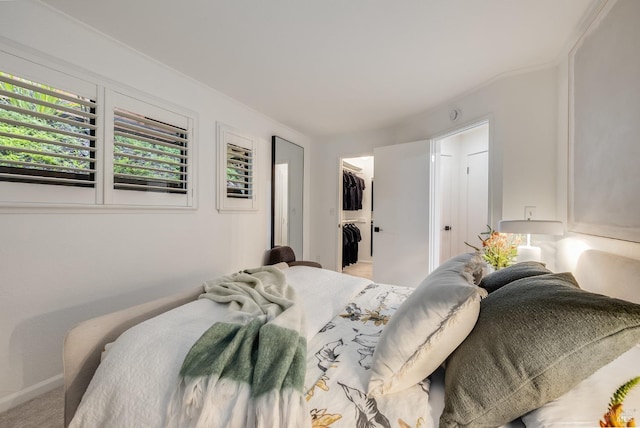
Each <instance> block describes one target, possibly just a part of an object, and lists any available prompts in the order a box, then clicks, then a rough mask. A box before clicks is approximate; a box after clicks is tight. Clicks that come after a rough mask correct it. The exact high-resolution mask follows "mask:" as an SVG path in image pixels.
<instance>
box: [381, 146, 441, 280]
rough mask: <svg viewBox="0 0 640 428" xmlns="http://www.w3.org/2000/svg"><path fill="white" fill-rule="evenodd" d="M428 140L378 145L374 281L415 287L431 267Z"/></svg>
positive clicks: (429, 153)
mask: <svg viewBox="0 0 640 428" xmlns="http://www.w3.org/2000/svg"><path fill="white" fill-rule="evenodd" d="M430 167H431V149H430V142H429V141H417V142H413V143H406V144H397V145H393V146H386V147H379V148H376V149H374V171H375V175H376V185H375V188H374V192H375V193H374V200H375V211H374V213H375V214H374V215H375V218H374V237H373V280H374V281H375V282H378V283H387V284H396V285H403V286H408V287H416V286H417V285H419V284H420V282H421V281H422V280H423V279H424V278H425V277H426V276H427V274H428V273H429V270H430V266H429V260H430V257H429V228H430V221H429V203H430V172H431V168H430Z"/></svg>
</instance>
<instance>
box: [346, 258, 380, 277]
mask: <svg viewBox="0 0 640 428" xmlns="http://www.w3.org/2000/svg"><path fill="white" fill-rule="evenodd" d="M372 270H373V264H372V263H367V262H357V263H356V264H353V265H349V266H345V267H344V268H343V269H342V273H346V274H347V275H353V276H359V277H361V278H367V279H373V274H372Z"/></svg>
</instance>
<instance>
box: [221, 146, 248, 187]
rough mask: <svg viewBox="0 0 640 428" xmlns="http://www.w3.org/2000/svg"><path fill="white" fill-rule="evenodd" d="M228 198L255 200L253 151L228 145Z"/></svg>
mask: <svg viewBox="0 0 640 428" xmlns="http://www.w3.org/2000/svg"><path fill="white" fill-rule="evenodd" d="M227 197H228V198H238V199H252V198H253V150H252V149H250V148H246V147H241V146H236V145H235V144H230V143H229V144H227Z"/></svg>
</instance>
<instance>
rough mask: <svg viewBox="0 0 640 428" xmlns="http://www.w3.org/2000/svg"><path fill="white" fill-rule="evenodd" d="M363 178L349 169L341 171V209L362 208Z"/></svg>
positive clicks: (354, 209)
mask: <svg viewBox="0 0 640 428" xmlns="http://www.w3.org/2000/svg"><path fill="white" fill-rule="evenodd" d="M364 189H365V185H364V179H363V178H362V177H358V176H357V175H355V174H354V173H352V172H351V171H343V173H342V209H343V210H345V211H357V210H361V209H362V196H363V195H364Z"/></svg>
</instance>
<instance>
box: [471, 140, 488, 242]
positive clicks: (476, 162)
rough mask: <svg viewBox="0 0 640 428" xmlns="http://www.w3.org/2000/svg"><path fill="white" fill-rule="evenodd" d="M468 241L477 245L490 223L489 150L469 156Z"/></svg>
mask: <svg viewBox="0 0 640 428" xmlns="http://www.w3.org/2000/svg"><path fill="white" fill-rule="evenodd" d="M467 165H468V169H467V207H466V217H467V221H466V223H467V224H466V227H467V242H470V243H473V244H474V245H476V244H477V243H478V235H479V234H480V233H482V232H484V231H486V230H487V225H488V224H489V178H488V177H489V152H480V153H472V154H469V155H468V156H467Z"/></svg>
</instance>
